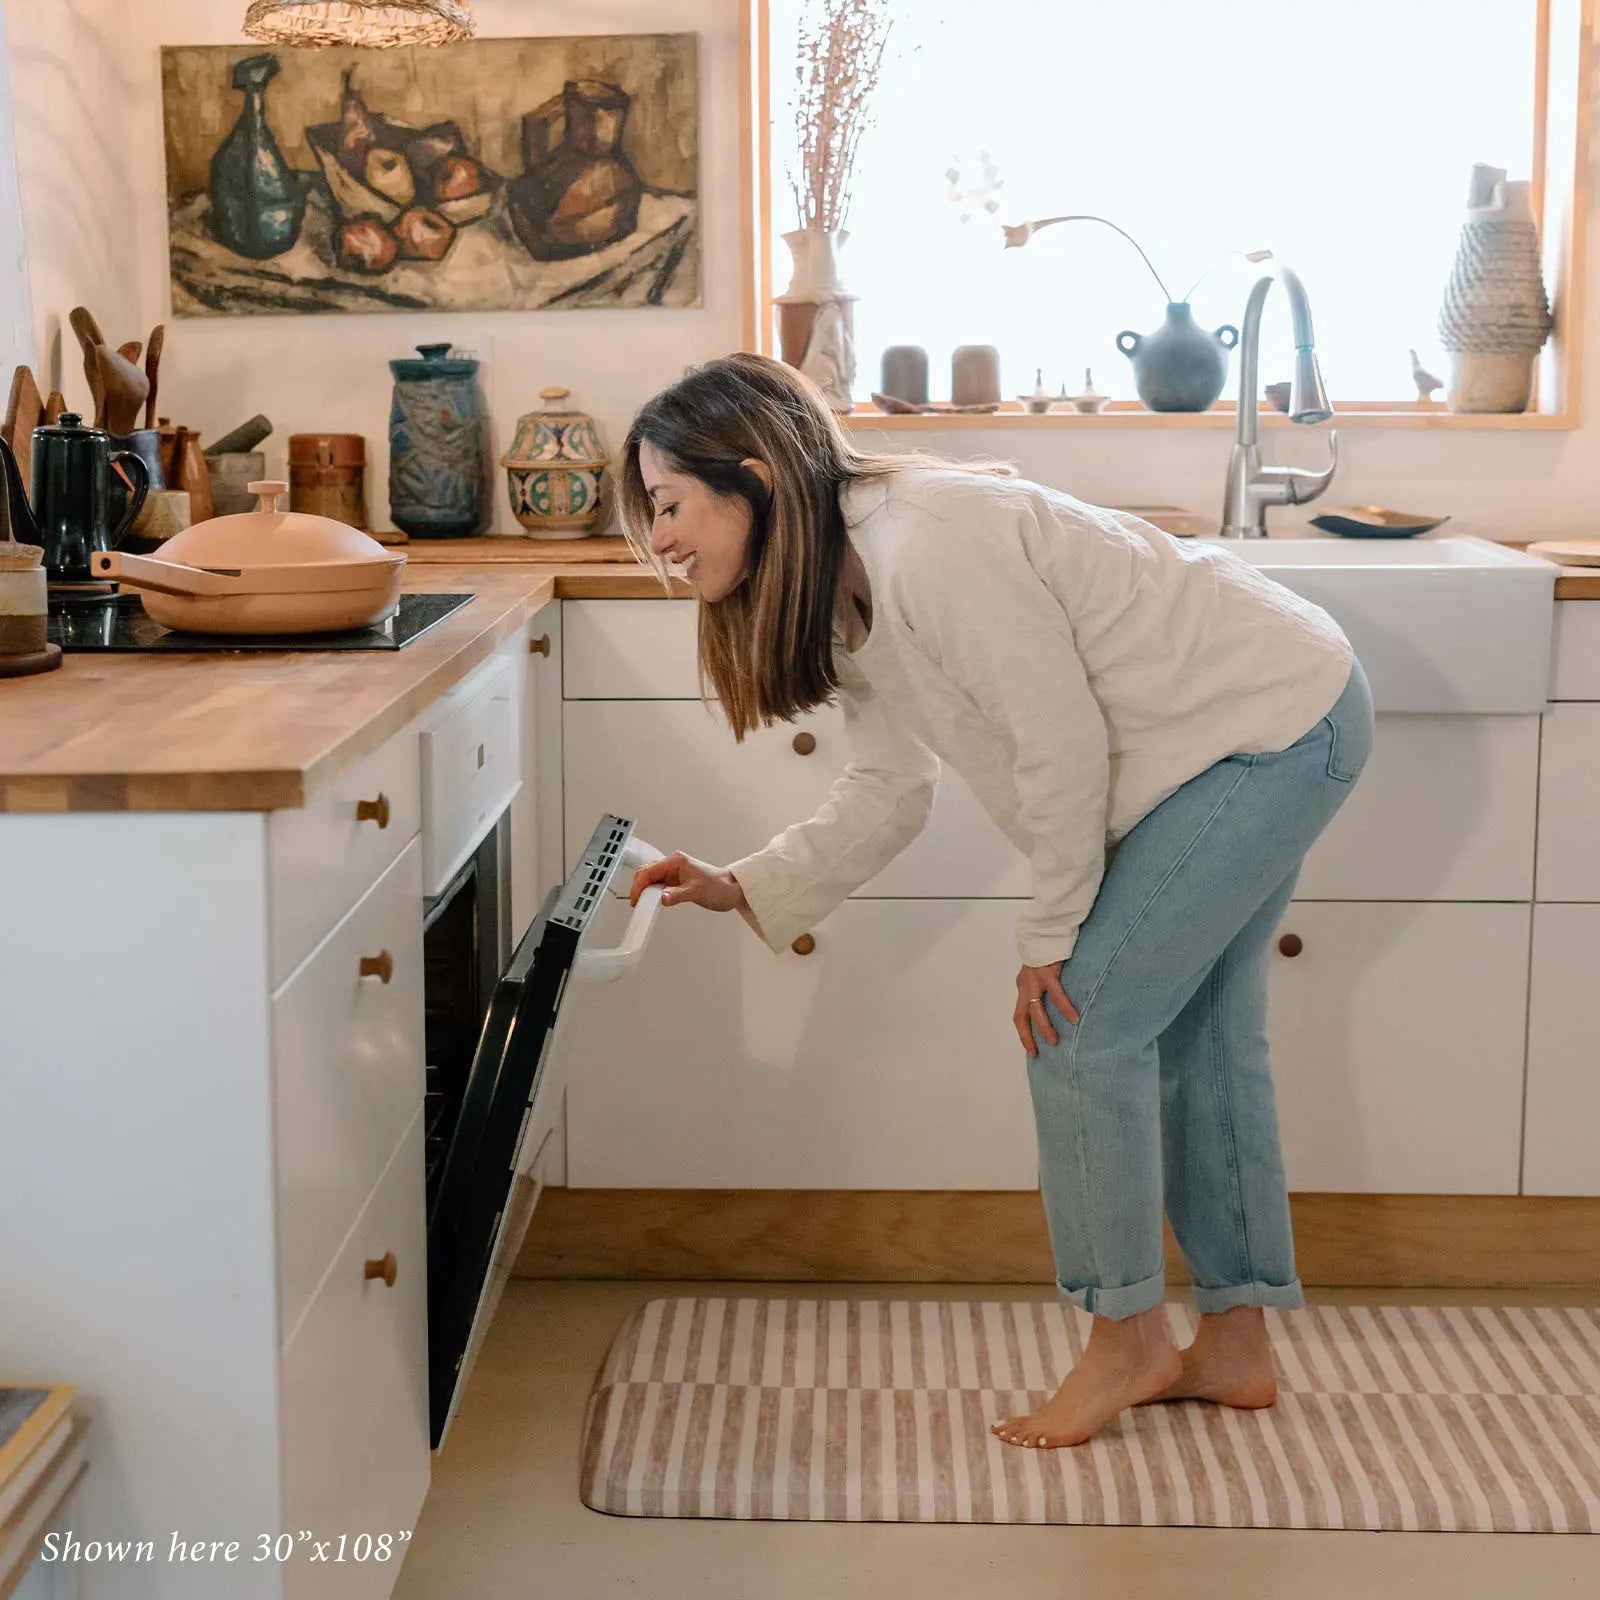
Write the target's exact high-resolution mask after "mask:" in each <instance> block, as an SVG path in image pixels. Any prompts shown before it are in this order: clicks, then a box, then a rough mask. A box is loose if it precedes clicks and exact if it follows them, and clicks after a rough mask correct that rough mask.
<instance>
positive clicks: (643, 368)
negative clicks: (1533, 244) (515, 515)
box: [4, 0, 1600, 538]
mask: <svg viewBox="0 0 1600 1600" xmlns="http://www.w3.org/2000/svg"><path fill="white" fill-rule="evenodd" d="M4 3H5V6H6V14H7V21H8V24H9V26H10V31H11V35H12V53H13V61H14V80H15V92H16V99H17V116H18V128H17V137H18V155H19V164H20V167H21V172H22V190H23V207H24V215H25V218H26V221H27V225H28V229H29V238H28V245H29V258H30V262H31V265H32V268H33V276H34V286H33V296H34V305H35V325H36V327H38V329H39V331H40V339H41V344H42V345H47V344H48V341H49V338H50V335H51V330H52V329H53V328H54V327H55V326H56V325H57V324H58V323H59V322H61V321H64V319H65V316H66V313H67V312H68V311H69V310H70V309H71V307H72V305H74V304H76V303H77V300H78V299H79V298H83V299H84V300H85V301H86V303H88V304H89V305H90V307H91V309H93V310H94V311H95V312H96V313H97V314H98V315H99V316H100V319H101V322H102V325H103V326H104V328H105V331H106V334H107V336H108V337H110V338H112V339H113V340H115V341H116V342H121V341H122V340H125V339H132V338H140V339H143V338H146V337H148V334H149V330H150V327H151V326H152V325H153V324H154V323H156V322H157V321H166V323H167V346H166V355H165V357H164V359H163V381H162V394H163V398H162V402H161V410H162V411H163V412H165V413H167V414H169V415H171V416H172V417H173V418H174V419H175V420H177V421H181V422H184V423H186V424H188V425H189V426H194V427H199V428H200V429H201V430H202V432H203V434H204V435H205V436H207V437H209V436H212V435H214V434H215V433H217V432H219V431H221V430H222V429H225V428H229V427H231V426H233V425H234V424H235V423H236V422H239V421H241V420H243V419H244V418H245V417H246V416H248V415H250V414H251V413H253V412H255V411H258V410H259V411H265V412H266V413H267V414H268V415H269V416H270V417H271V418H272V419H273V421H274V423H275V424H276V425H277V431H276V432H275V434H274V435H273V438H272V439H271V440H270V441H269V444H268V469H269V471H273V472H276V471H279V470H281V468H282V464H283V454H284V450H285V447H286V440H287V437H288V435H289V434H290V433H292V432H299V431H303V430H309V429H322V428H332V429H342V430H350V431H354V432H359V433H364V434H365V435H366V436H367V440H368V460H369V468H368V502H369V507H370V509H371V513H372V516H373V520H374V524H375V525H384V526H386V525H387V512H386V501H387V497H386V494H385V485H386V479H387V471H388V467H387V451H386V433H387V426H388V422H387V419H388V401H389V390H390V376H389V371H388V368H387V366H386V362H387V361H388V360H389V359H390V358H391V357H394V356H398V355H406V354H409V353H410V351H411V348H412V346H413V345H415V344H416V343H417V342H419V341H422V340H427V339H449V340H451V341H452V342H453V343H455V344H457V345H460V346H463V347H465V348H469V349H473V350H476V351H477V352H478V353H479V355H480V356H481V357H482V358H483V361H484V369H485V375H484V389H485V393H486V394H487V396H488V398H489V401H490V405H491V408H492V411H493V414H494V419H495V436H494V449H495V455H496V458H498V456H499V454H500V453H501V452H502V451H503V449H504V447H505V444H506V442H507V441H508V440H509V438H510V435H511V430H512V429H513V428H514V426H515V422H516V418H517V416H518V414H519V413H521V412H523V411H526V410H529V409H532V408H534V407H536V406H537V405H538V403H539V401H538V391H539V389H540V388H541V387H542V386H544V385H547V384H551V383H560V384H564V385H566V386H568V387H570V388H571V389H572V390H573V392H574V396H575V398H576V402H577V403H578V404H580V405H582V406H584V407H585V408H586V409H588V410H590V411H592V412H594V413H595V414H596V415H597V416H598V417H599V418H600V420H601V423H602V426H603V428H604V430H605V433H606V438H607V442H608V444H609V445H610V446H611V447H612V448H615V447H616V445H618V444H619V443H620V442H621V438H622V435H623V432H624V431H625V429H626V427H627V423H628V420H629V418H630V417H631V415H632V413H633V411H634V409H635V408H636V407H637V406H638V405H639V404H640V403H641V402H642V401H644V400H645V399H647V398H648V397H649V396H650V395H651V394H652V393H653V392H654V391H655V390H656V389H658V388H659V387H660V386H661V385H663V384H665V383H667V382H670V381H671V380H672V379H673V378H675V377H676V376H678V375H679V373H681V371H682V369H683V368H684V366H685V365H687V364H689V363H691V362H694V361H697V360H703V359H705V358H707V357H709V356H712V355H716V354H720V353H721V352H723V351H726V350H729V349H732V348H734V347H735V346H736V345H737V343H738V342H739V336H740V284H739V242H738V241H739V225H738V224H739V178H738V173H739V152H738V141H739V117H738V49H737V44H738V15H739V5H740V0H591V3H588V4H584V5H581V6H580V5H577V4H573V3H570V0H569V3H561V0H476V4H475V10H476V12H477V15H478V18H479V27H480V32H481V33H482V34H484V35H495V34H522V35H538V34H549V33H570V32H640V31H646V30H650V31H674V30H693V31H697V32H699V33H700V35H701V92H702V97H703V106H702V123H701V173H702V192H703V222H702V225H703V232H704V240H705V247H704V252H703V288H704V305H703V306H702V307H701V308H698V309H694V310H681V311H667V310H649V311H598V310H595V311H547V312H538V311H534V312H495V313H473V314H454V315H438V314H435V315H396V316H390V315H349V316H317V317H227V318H181V319H173V318H172V317H171V300H170V294H169V290H168V282H167V255H166V208H165V187H164V183H165V179H164V162H163V155H162V136H161V105H160V62H159V53H158V52H159V48H160V46H161V45H163V44H206V43H213V44H221V43H229V42H236V41H238V40H239V39H240V38H241V35H240V34H239V33H238V31H237V29H238V22H239V19H240V18H241V17H242V16H243V13H244V0H123V3H122V4H118V3H117V0H49V3H44V0H4ZM113 19H115V20H113ZM1595 188H1596V191H1597V193H1600V184H1596V185H1595ZM1592 223H1593V218H1592V215H1591V231H1592ZM1381 247H1382V245H1381V241H1374V248H1381ZM1589 260H1590V262H1591V263H1593V267H1592V277H1593V278H1594V279H1596V280H1600V249H1595V248H1591V250H1590V252H1589ZM1315 287H1316V286H1315V284H1312V285H1310V288H1311V291H1312V294H1313V299H1314V297H1315ZM1597 291H1600V281H1597V282H1592V283H1591V289H1590V295H1589V302H1590V308H1591V315H1590V331H1589V337H1588V340H1587V343H1588V346H1589V357H1590V358H1589V360H1588V362H1587V368H1588V371H1587V376H1586V381H1585V385H1584V388H1585V393H1584V410H1585V415H1586V417H1587V418H1588V421H1587V422H1586V425H1585V426H1584V427H1583V428H1582V429H1580V430H1577V431H1575V432H1568V433H1537V432H1529V433H1494V432H1477V431H1472V432H1445V431H1438V432H1432V431H1426V430H1420V429H1418V430H1410V431H1404V430H1399V429H1394V430H1377V429H1365V428H1363V429H1346V430H1345V431H1344V432H1343V434H1342V435H1341V440H1340V444H1341V450H1342V453H1343V458H1344V465H1343V466H1342V468H1341V471H1340V475H1339V478H1338V480H1337V482H1336V486H1335V488H1334V489H1333V490H1332V491H1331V492H1330V495H1329V497H1328V502H1329V503H1334V502H1338V503H1359V502H1376V503H1380V504H1386V505H1391V506H1399V507H1401V508H1404V509H1407V510H1421V511H1438V512H1448V513H1451V514H1453V516H1454V518H1455V521H1454V523H1453V524H1452V529H1453V530H1459V531H1461V532H1475V533H1482V534H1486V535H1488V536H1490V537H1496V536H1498V537H1504V538H1518V537H1521V538H1536V537H1545V536H1554V535H1572V534H1586V533H1589V532H1590V531H1591V530H1593V529H1594V524H1595V521H1596V518H1595V517H1594V515H1593V514H1592V510H1591V508H1592V507H1593V506H1594V505H1595V504H1596V502H1597V499H1600V292H1597ZM1268 315H1269V316H1273V315H1282V310H1281V307H1279V306H1278V305H1276V304H1275V303H1274V301H1271V300H1269V302H1268ZM69 339H70V335H69ZM868 359H869V360H871V361H872V363H873V364H874V365H875V363H876V356H875V355H872V356H870V357H868ZM68 367H69V372H68V386H67V390H66V392H67V395H68V398H69V399H74V400H78V401H84V400H86V398H87V396H86V394H85V392H84V387H83V380H82V375H81V371H80V364H79V362H78V359H77V355H76V347H75V345H73V346H70V347H69V352H68ZM41 381H43V378H41ZM1337 398H1338V397H1337V396H1335V397H1334V399H1335V402H1336V403H1337ZM1321 432H1322V430H1312V429H1307V430H1304V431H1302V430H1299V429H1296V430H1293V431H1292V432H1288V431H1276V430H1274V431H1272V432H1270V433H1268V434H1267V435H1266V442H1265V446H1264V448H1265V452H1266V454H1267V457H1268V459H1269V460H1271V461H1275V462H1281V463H1286V464H1293V465H1301V466H1316V465H1320V464H1321V462H1322V460H1323V452H1324V450H1325V441H1324V440H1323V439H1322V438H1321V437H1319V436H1318V435H1319V434H1320V433H1321ZM866 437H869V438H873V439H876V440H878V441H879V442H882V443H884V444H886V445H888V446H889V447H891V448H908V449H909V448H927V449H937V450H947V451H950V452H952V453H956V454H995V455H1002V456H1005V457H1008V458H1009V459H1012V460H1015V461H1016V462H1017V463H1018V465H1019V466H1020V467H1021V468H1022V470H1023V471H1024V472H1027V473H1029V474H1030V475H1032V476H1034V477H1037V478H1040V479H1043V480H1045V481H1048V482H1051V483H1056V484H1059V485H1061V486H1062V487H1065V488H1068V489H1070V490H1072V491H1073V492H1074V493H1076V494H1079V495H1082V496H1083V497H1085V498H1087V499H1091V500H1100V501H1108V502H1112V503H1121V504H1131V503H1152V502H1164V503H1175V504H1179V505H1185V506H1189V507H1192V508H1193V509H1196V510H1201V511H1206V512H1209V513H1211V514H1213V515H1214V514H1215V513H1216V511H1217V510H1218V509H1219V502H1220V496H1221V488H1222V477H1223V469H1224V465H1225V463H1226V460H1227V452H1228V443H1229V440H1228V435H1227V434H1226V432H1224V431H1221V430H1218V431H1211V430H1204V429H1200V430H1174V431H1172V432H1155V431H1151V430H1149V429H1141V430H1138V431H1134V430H1131V429H1130V430H1127V431H1121V430H1118V431H1115V432H1109V431H1100V430H1096V431H1095V432H1094V433H1093V434H1082V433H1076V432H1072V431H1070V430H1069V431H1064V432H1061V433H1048V434H1047V433H1024V432H1015V433H1013V432H1010V431H1007V430H984V431H977V430H968V431H965V432H962V431H958V430H953V431H952V432H950V433H949V434H931V433H920V432H919V433H915V434H912V433H900V434H880V435H866ZM496 470H497V478H496V482H495V497H494V499H495V524H494V526H495V529H496V530H497V531H512V530H513V529H514V528H515V524H514V522H513V521H512V520H511V517H510V513H509V510H508V508H507V505H506V499H505V486H504V474H503V473H500V472H499V469H496ZM1313 509H1314V508H1298V509H1296V508H1291V509H1288V510H1285V511H1283V512H1280V513H1276V514H1275V516H1274V523H1273V525H1274V526H1275V527H1277V528H1281V529H1290V528H1292V527H1294V526H1295V525H1296V524H1297V523H1299V522H1303V520H1304V519H1305V518H1306V517H1307V516H1309V515H1311V514H1312V510H1313Z"/></svg>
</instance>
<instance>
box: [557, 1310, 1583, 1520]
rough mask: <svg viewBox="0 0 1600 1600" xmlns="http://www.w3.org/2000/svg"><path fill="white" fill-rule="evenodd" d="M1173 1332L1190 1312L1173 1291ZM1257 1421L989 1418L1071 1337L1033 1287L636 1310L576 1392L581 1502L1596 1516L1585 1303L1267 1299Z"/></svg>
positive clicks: (1143, 1516)
mask: <svg viewBox="0 0 1600 1600" xmlns="http://www.w3.org/2000/svg"><path fill="white" fill-rule="evenodd" d="M1167 1311H1168V1315H1169V1317H1170V1318H1171V1321H1172V1325H1173V1333H1174V1335H1175V1336H1176V1337H1177V1338H1178V1341H1179V1343H1180V1344H1187V1343H1188V1342H1189V1340H1190V1339H1191V1338H1192V1337H1193V1332H1194V1324H1195V1313H1194V1311H1193V1309H1192V1308H1191V1307H1189V1306H1186V1305H1179V1304H1169V1305H1168V1307H1167ZM1266 1317H1267V1326H1268V1328H1269V1330H1270V1332H1271V1336H1272V1344H1273V1352H1274V1355H1275V1357H1276V1360H1277V1367H1278V1376H1279V1381H1280V1385H1281V1388H1280V1394H1279V1399H1278V1403H1277V1405H1276V1406H1274V1407H1272V1408H1271V1409H1270V1410H1267V1411H1236V1410H1232V1409H1229V1408H1227V1407H1224V1406H1215V1405H1204V1404H1200V1403H1197V1402H1184V1403H1181V1404H1166V1405H1148V1406H1138V1407H1135V1408H1133V1409H1132V1410H1130V1411H1126V1412H1124V1413H1123V1414H1122V1416H1121V1417H1120V1418H1119V1419H1118V1420H1117V1421H1116V1422H1113V1423H1112V1424H1110V1425H1109V1426H1108V1427H1107V1428H1105V1429H1103V1430H1102V1431H1101V1432H1100V1433H1099V1434H1098V1435H1097V1436H1096V1437H1095V1438H1094V1439H1093V1440H1091V1441H1090V1442H1089V1443H1088V1444H1086V1445H1082V1446H1079V1447H1078V1448H1077V1449H1073V1450H1030V1449H1022V1448H1019V1447H1017V1446H1015V1445H1006V1444H1002V1443H1001V1442H1000V1441H999V1440H998V1439H996V1438H995V1437H994V1435H993V1434H991V1433H990V1432H989V1424H990V1423H991V1422H993V1421H995V1420H997V1419H998V1418H1001V1417H1006V1416H1012V1415H1015V1414H1017V1413H1020V1412H1026V1411H1029V1410H1031V1409H1032V1408H1033V1407H1034V1406H1035V1405H1037V1404H1039V1403H1040V1402H1041V1401H1043V1400H1044V1399H1045V1398H1046V1396H1047V1395H1049V1394H1050V1393H1051V1392H1053V1391H1054V1389H1055V1388H1056V1386H1057V1384H1058V1383H1059V1382H1060V1380H1061V1379H1062V1378H1063V1377H1064V1376H1065V1375H1066V1373H1067V1372H1068V1371H1069V1370H1070V1368H1071V1367H1072V1366H1073V1364H1074V1363H1075V1362H1076V1360H1077V1358H1078V1356H1079V1354H1080V1353H1081V1351H1082V1349H1083V1345H1084V1342H1085V1340H1086V1338H1087V1336H1088V1332H1089V1327H1090V1318H1089V1316H1088V1314H1087V1313H1086V1312H1083V1311H1080V1310H1078V1309H1077V1308H1076V1307H1074V1306H1071V1305H1068V1304H1066V1303H1065V1302H1059V1301H1058V1302H1052V1301H1034V1300H1017V1301H981V1302H970V1301H938V1300H890V1301H881V1300H820V1301H819V1300H768V1299H710V1298H697V1297H683V1298H671V1299H656V1300H651V1301H649V1302H648V1303H647V1304H645V1305H643V1306H641V1307H640V1308H639V1309H638V1311H637V1312H635V1313H634V1315H633V1316H632V1317H631V1318H630V1319H629V1321H628V1323H627V1324H626V1325H625V1326H624V1327H623V1329H622V1331H621V1332H620V1333H619V1334H618V1336H617V1339H616V1341H615V1343H614V1344H613V1345H612V1347H611V1351H610V1353H609V1355H608V1356H607V1358H606V1360H605V1363H604V1365H603V1367H602V1369H601V1371H600V1374H599V1376H598V1377H597V1379H596V1382H595V1388H594V1392H593V1394H592V1395H591V1397H590V1401H589V1410H588V1415H587V1420H586V1425H585V1437H584V1443H583V1457H582V1468H581V1472H582V1486H581V1493H582V1496H583V1500H584V1503H585V1504H586V1505H588V1506H591V1507H593V1508H594V1509H595V1510H596V1511H606V1512H611V1513H614V1514H617V1515H622V1516H644V1517H734V1518H776V1519H782V1520H797V1521H833V1522H1065V1523H1104V1524H1128V1525H1135V1526H1147V1527H1157V1526H1180V1527H1233V1528H1363V1529H1415V1530H1422V1531H1431V1530H1438V1531H1454V1532H1479V1533H1482V1532H1491V1531H1492V1532H1535V1533H1547V1532H1554V1533H1590V1532H1595V1531H1597V1530H1600V1310H1596V1309H1587V1308H1585V1309H1572V1308H1548V1307H1541V1308H1528V1307H1492V1308H1491V1307H1483V1306H1473V1307H1456V1306H1448V1307H1421V1306H1374V1307H1360V1306H1307V1307H1306V1308H1304V1309H1302V1310H1295V1311H1280V1310H1275V1309H1274V1310H1269V1311H1268V1312H1267V1313H1266Z"/></svg>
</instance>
